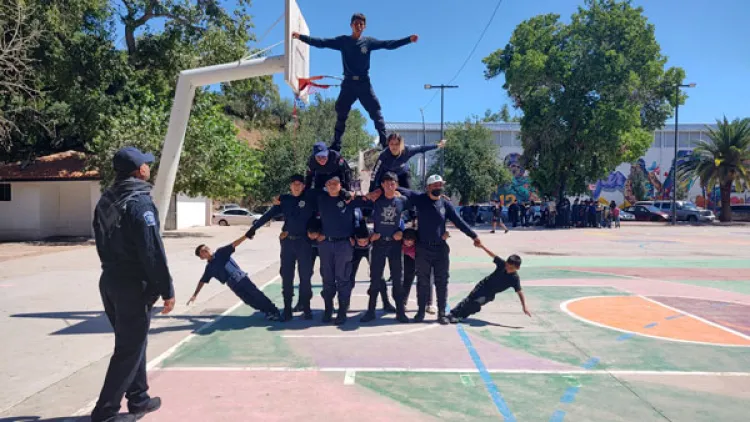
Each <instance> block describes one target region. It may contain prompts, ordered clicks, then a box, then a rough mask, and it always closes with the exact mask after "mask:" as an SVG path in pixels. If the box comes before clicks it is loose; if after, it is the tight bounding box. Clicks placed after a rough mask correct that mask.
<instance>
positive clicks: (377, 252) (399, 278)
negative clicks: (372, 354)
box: [361, 172, 409, 322]
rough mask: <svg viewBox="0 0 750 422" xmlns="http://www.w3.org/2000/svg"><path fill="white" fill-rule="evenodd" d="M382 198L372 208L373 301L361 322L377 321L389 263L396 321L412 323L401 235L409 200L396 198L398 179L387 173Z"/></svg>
mask: <svg viewBox="0 0 750 422" xmlns="http://www.w3.org/2000/svg"><path fill="white" fill-rule="evenodd" d="M381 186H382V189H383V195H382V196H380V198H378V199H377V200H375V201H374V202H373V203H372V204H371V205H370V204H368V205H369V206H371V207H372V209H373V219H374V233H373V235H372V237H371V238H370V239H372V242H373V246H372V260H371V262H370V264H371V265H370V289H369V290H368V291H367V293H368V294H369V295H370V301H369V303H368V305H367V313H365V315H364V316H363V317H362V320H361V321H362V322H370V321H372V320H373V319H375V306H376V304H377V299H378V293H379V292H380V291H382V289H383V288H384V287H385V286H384V285H383V270H384V269H385V264H386V260H387V261H388V266H389V269H390V274H391V281H392V283H393V298H394V300H395V301H396V319H397V320H398V321H399V322H409V318H407V317H406V313H405V312H404V300H403V295H404V292H403V267H402V265H401V236H402V235H403V231H402V228H401V227H402V222H401V214H402V213H403V212H404V210H405V209H406V199H405V198H404V197H401V196H398V197H397V196H396V188H397V187H398V176H397V175H396V174H395V173H392V172H388V173H385V175H383V177H382V183H381Z"/></svg>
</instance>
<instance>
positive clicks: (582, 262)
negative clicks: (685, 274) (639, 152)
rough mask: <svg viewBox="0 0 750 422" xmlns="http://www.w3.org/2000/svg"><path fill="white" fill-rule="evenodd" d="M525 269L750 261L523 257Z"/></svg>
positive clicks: (748, 263) (747, 263)
mask: <svg viewBox="0 0 750 422" xmlns="http://www.w3.org/2000/svg"><path fill="white" fill-rule="evenodd" d="M522 258H523V267H522V269H525V268H529V267H591V268H607V267H628V268H750V260H748V259H728V258H721V259H716V258H714V259H707V258H694V259H693V258H686V259H671V258H665V257H658V258H648V257H643V258H641V257H621V256H612V257H580V256H533V255H532V256H529V255H525V256H522ZM451 262H487V258H484V257H479V256H451Z"/></svg>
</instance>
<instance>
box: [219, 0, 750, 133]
mask: <svg viewBox="0 0 750 422" xmlns="http://www.w3.org/2000/svg"><path fill="white" fill-rule="evenodd" d="M297 1H298V4H299V6H300V9H301V10H302V14H303V15H304V17H305V20H306V21H307V24H308V26H309V27H310V32H311V35H312V36H316V37H322V38H327V37H334V36H337V35H341V34H348V33H350V32H351V30H350V28H349V20H350V17H351V15H352V14H353V13H355V12H361V13H364V14H365V15H366V16H367V28H366V30H365V35H369V36H372V37H375V38H378V39H397V38H402V37H405V36H408V35H411V34H417V35H419V41H418V42H417V43H415V44H410V45H407V46H405V47H402V48H400V49H397V50H391V51H387V50H380V51H375V52H373V53H372V56H371V67H370V76H371V80H372V84H373V87H374V89H375V92H376V94H377V96H378V97H379V99H380V102H381V105H382V107H383V114H384V116H385V120H386V122H421V119H422V117H421V114H420V108H422V107H423V108H424V118H425V120H426V121H427V122H434V123H439V122H440V95H439V90H430V91H428V90H425V89H424V85H425V84H433V85H437V84H447V83H451V84H454V85H458V86H459V88H456V89H446V90H445V121H446V122H457V121H463V120H464V119H465V118H466V117H469V116H472V115H483V114H484V111H485V110H487V109H491V110H493V111H497V110H499V109H500V107H502V105H503V104H509V105H510V102H509V98H508V96H507V94H506V92H505V90H504V89H503V88H502V85H503V82H504V80H503V77H502V75H501V76H499V77H496V78H494V79H491V80H486V79H485V78H484V75H483V72H484V70H485V67H484V65H483V64H482V62H481V60H482V58H484V57H486V56H487V55H489V54H490V53H492V52H493V51H495V50H496V49H498V48H502V47H504V46H505V45H506V44H507V42H508V41H509V39H510V36H511V34H512V32H513V30H514V28H515V27H516V25H518V24H519V23H521V22H522V21H524V20H526V19H529V18H531V17H533V16H536V15H539V14H545V13H555V14H558V15H560V16H561V19H562V20H563V21H564V22H569V20H570V16H571V15H572V14H573V13H575V12H576V10H577V8H578V7H579V6H582V5H583V0H500V6H499V9H498V12H497V13H496V15H495V17H494V19H493V20H492V22H491V24H490V26H489V29H488V30H487V32H486V34H485V35H484V37H483V39H482V40H481V42H479V43H478V44H476V43H477V41H478V40H479V37H480V35H481V33H482V30H483V29H484V28H485V26H486V25H487V24H488V22H489V21H490V16H491V15H492V12H493V10H494V9H495V7H496V6H497V4H498V0H464V1H456V0H450V1H449V0H378V1H372V0H368V1H362V0H297ZM233 3H234V2H233V1H231V0H226V1H225V2H224V4H225V5H226V6H227V7H231V5H232V4H233ZM633 4H634V5H636V6H641V7H643V9H644V14H645V15H646V17H647V18H648V19H649V22H651V23H653V24H654V25H655V28H656V29H655V30H656V39H657V42H658V43H659V44H660V46H661V51H662V54H663V55H665V56H667V57H668V62H667V66H668V67H669V66H680V67H682V68H684V69H685V71H686V75H687V76H686V79H685V82H686V83H689V82H695V83H696V84H697V86H696V87H695V88H688V89H687V92H686V93H687V94H688V95H689V98H688V100H687V102H686V104H684V105H683V106H681V107H680V122H683V123H713V122H715V119H717V118H721V117H722V116H723V115H726V116H727V117H728V118H729V119H730V120H731V119H733V118H735V117H750V25H748V23H747V17H748V16H750V1H747V0H717V1H712V2H710V1H705V0H637V1H634V2H633ZM468 5H471V6H470V7H469V6H468ZM283 12H284V0H255V1H254V2H253V4H252V6H251V7H250V13H251V14H252V15H253V21H254V24H255V32H256V35H257V36H258V37H261V36H262V35H264V34H265V33H267V35H266V36H265V37H264V38H263V39H260V40H259V42H258V43H257V44H256V45H254V46H256V47H258V48H265V47H268V46H271V45H273V44H275V43H277V42H279V41H281V40H283V39H284V35H283V34H284V32H283V31H284V21H283V20H282V21H281V22H280V23H279V24H277V25H276V26H275V27H274V28H273V29H270V31H269V28H271V26H272V25H273V23H274V22H276V20H277V19H278V18H279V17H280V16H281V15H282V14H283ZM475 45H476V46H477V48H476V51H474V53H473V55H471V57H470V58H469V60H468V62H467V63H466V66H465V67H464V68H463V69H462V70H461V72H460V73H457V72H458V71H459V69H460V68H461V66H462V64H463V63H464V62H465V60H466V59H467V57H468V56H469V53H470V52H471V50H472V48H474V46H475ZM277 54H284V47H283V44H282V45H280V46H278V47H276V48H274V49H273V50H271V52H270V55H277ZM310 56H311V57H310V62H311V65H310V74H311V75H335V76H341V74H342V67H341V58H340V54H339V52H337V51H334V50H324V49H316V48H311V51H310ZM454 77H455V79H453V78H454ZM274 80H275V81H276V83H277V84H278V85H279V88H280V92H281V95H282V97H287V98H292V97H293V93H292V91H291V89H290V88H289V87H288V86H287V85H286V84H285V83H284V78H283V74H278V75H275V76H274ZM338 92H339V88H338V87H331V88H329V89H327V90H324V91H322V92H321V93H322V94H323V95H324V96H326V97H329V98H336V97H337V96H338ZM435 94H437V95H435ZM355 107H357V108H359V109H360V110H361V111H362V112H363V113H364V114H365V115H367V114H366V113H365V111H364V109H363V108H362V107H361V105H360V104H359V103H355ZM514 112H515V113H518V111H515V110H514V109H513V108H511V113H514ZM368 121H369V119H368ZM670 123H671V124H674V120H673V119H670V120H669V121H668V122H667V124H670ZM367 128H368V130H369V131H370V132H371V133H375V131H374V127H373V125H372V122H369V123H368V126H367Z"/></svg>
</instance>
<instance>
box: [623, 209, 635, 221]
mask: <svg viewBox="0 0 750 422" xmlns="http://www.w3.org/2000/svg"><path fill="white" fill-rule="evenodd" d="M620 221H635V214H632V213H629V212H627V211H623V210H620Z"/></svg>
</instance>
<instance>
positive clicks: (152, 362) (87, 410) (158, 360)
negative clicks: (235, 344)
mask: <svg viewBox="0 0 750 422" xmlns="http://www.w3.org/2000/svg"><path fill="white" fill-rule="evenodd" d="M280 278H281V276H279V275H276V276H275V277H274V278H272V279H271V280H269V281H268V282H266V284H264V285H262V286H260V290H261V291H262V290H264V289H265V288H266V287H268V286H269V285H271V284H273V283H275V282H276V281H278V280H279V279H280ZM244 303H245V302H243V301H241V300H240V301H239V302H237V303H235V304H234V305H233V306H232V307H230V308H229V309H227V310H226V311H224V312H222V313H221V315H219V316H217V317H216V318H215V319H214V320H212V321H209V322H207V323H205V324H203V325H201V326H200V327H198V329H197V330H195V332H194V333H190V334H189V335H188V336H186V337H185V338H183V339H182V340H180V341H178V342H177V343H176V344H175V345H174V346H172V347H170V348H169V349H167V350H165V351H164V353H162V354H160V355H159V356H157V357H155V358H154V359H152V360H150V361H149V362H148V363H147V364H146V371H151V370H152V369H155V368H156V366H157V365H159V364H160V363H162V362H164V360H165V359H167V358H168V357H170V356H172V354H173V353H174V352H176V351H177V349H179V348H180V346H182V345H184V344H185V343H187V342H189V341H190V340H192V339H194V338H195V337H196V336H197V335H198V334H200V333H202V332H203V331H205V330H207V329H209V328H211V327H212V326H213V325H214V324H216V323H217V322H219V320H220V319H222V318H224V317H225V316H227V315H229V314H231V313H232V312H234V311H235V310H236V309H237V308H239V307H240V306H242V305H243V304H244ZM97 400H98V398H96V399H94V400H92V401H91V402H89V403H88V404H87V405H86V406H84V407H82V408H80V409H78V411H77V412H75V413H74V414H73V416H74V417H77V416H84V415H87V414H89V413H91V410H93V409H94V406H96V401H97Z"/></svg>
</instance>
